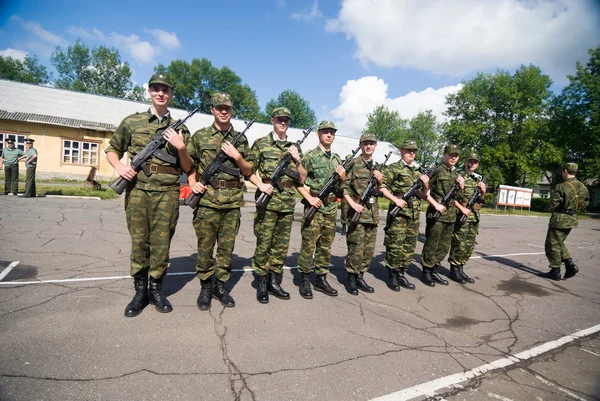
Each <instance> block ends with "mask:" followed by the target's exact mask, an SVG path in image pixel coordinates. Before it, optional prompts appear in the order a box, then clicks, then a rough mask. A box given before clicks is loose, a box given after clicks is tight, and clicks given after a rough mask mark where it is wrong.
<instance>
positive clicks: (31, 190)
mask: <svg viewBox="0 0 600 401" xmlns="http://www.w3.org/2000/svg"><path fill="white" fill-rule="evenodd" d="M34 142H35V140H34V139H30V138H27V139H26V140H25V146H26V148H27V151H26V152H25V155H24V156H21V160H23V161H24V162H25V167H26V168H27V173H26V175H25V194H24V195H23V198H35V197H36V192H35V169H36V166H37V159H38V152H37V150H36V149H35V148H34V147H33V143H34Z"/></svg>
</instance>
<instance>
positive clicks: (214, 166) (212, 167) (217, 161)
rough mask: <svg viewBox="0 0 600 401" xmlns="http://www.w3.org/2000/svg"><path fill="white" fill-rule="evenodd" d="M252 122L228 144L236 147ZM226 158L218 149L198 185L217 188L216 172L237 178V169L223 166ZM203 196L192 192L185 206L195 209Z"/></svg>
mask: <svg viewBox="0 0 600 401" xmlns="http://www.w3.org/2000/svg"><path fill="white" fill-rule="evenodd" d="M254 121H256V117H255V118H253V119H252V120H250V122H248V123H246V128H244V130H243V131H241V132H238V133H237V134H236V135H235V136H234V137H233V138H232V139H231V141H229V143H231V144H232V145H233V146H235V145H237V143H238V141H239V140H240V139H241V138H242V136H244V135H245V134H246V132H247V131H248V129H249V128H250V127H251V126H252V124H254ZM228 157H229V156H227V155H226V154H225V152H223V149H219V151H218V152H217V155H216V156H215V158H214V159H213V161H211V162H210V164H209V165H208V166H206V168H205V169H204V171H203V172H202V175H201V176H200V183H201V184H202V185H208V184H210V185H211V186H212V187H213V188H214V189H217V188H219V185H218V184H217V182H216V181H215V179H214V175H215V174H216V173H217V171H221V172H224V173H227V174H230V175H233V176H234V177H239V176H240V170H239V169H238V168H232V167H229V166H226V165H225V164H223V163H224V162H225V161H226V160H227V158H228ZM203 196H204V194H200V193H198V194H197V193H195V192H192V193H191V195H190V196H188V197H187V198H186V200H185V204H186V205H188V206H189V207H191V208H192V209H195V208H196V207H198V202H200V199H201V198H202V197H203Z"/></svg>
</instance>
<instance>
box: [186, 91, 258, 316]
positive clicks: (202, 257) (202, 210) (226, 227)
mask: <svg viewBox="0 0 600 401" xmlns="http://www.w3.org/2000/svg"><path fill="white" fill-rule="evenodd" d="M210 104H211V107H210V111H211V113H212V114H213V116H214V117H215V121H214V123H213V124H212V125H211V126H210V127H206V128H202V129H200V130H198V131H196V133H194V135H193V136H192V145H193V150H192V152H191V154H192V158H193V159H194V162H195V165H196V170H197V172H198V174H201V173H202V171H203V170H204V169H205V168H206V167H207V166H208V165H209V164H210V163H211V162H212V161H213V160H214V159H215V157H216V156H217V153H218V151H219V150H222V151H223V152H224V153H225V154H226V155H227V156H228V159H227V160H226V161H225V163H223V165H224V166H225V167H228V168H229V169H228V170H229V171H230V172H237V175H232V174H230V173H228V172H224V171H218V172H217V173H216V174H215V175H214V177H213V178H214V179H215V181H216V183H217V184H218V186H219V187H218V188H217V189H214V188H213V187H212V185H207V186H204V185H202V184H201V183H200V182H197V177H196V176H195V174H191V175H190V176H189V182H190V187H192V190H193V191H194V192H196V193H203V194H204V196H203V197H202V198H201V199H200V202H199V204H198V208H197V209H196V210H195V211H194V223H193V224H194V229H195V230H196V237H198V262H197V264H196V275H197V276H198V278H199V279H200V295H199V296H198V300H197V304H198V308H200V309H201V310H208V309H210V304H211V299H212V298H213V296H214V297H215V298H216V299H218V300H219V301H221V305H223V306H225V307H234V306H235V301H234V300H233V298H232V297H231V295H229V292H227V290H226V289H225V282H227V280H229V278H230V277H231V256H232V254H233V248H234V245H235V237H236V236H237V234H238V231H239V229H240V218H241V212H240V207H241V206H242V204H243V202H244V191H243V189H242V187H243V182H242V180H241V177H240V173H241V175H244V176H245V177H248V176H250V174H252V164H250V163H249V162H248V161H246V159H247V158H248V157H249V153H250V148H249V146H248V139H247V138H246V136H245V135H243V136H242V137H241V138H240V140H238V142H237V144H236V145H235V146H234V145H232V144H231V142H229V140H230V139H232V138H233V137H234V136H235V135H237V131H235V129H234V128H233V126H232V125H231V116H232V114H233V103H232V101H231V96H229V95H228V94H227V93H215V94H214V95H213V96H212V99H211V102H210ZM215 244H217V255H216V259H213V250H214V247H215ZM212 276H215V278H216V280H215V284H214V286H213V283H212Z"/></svg>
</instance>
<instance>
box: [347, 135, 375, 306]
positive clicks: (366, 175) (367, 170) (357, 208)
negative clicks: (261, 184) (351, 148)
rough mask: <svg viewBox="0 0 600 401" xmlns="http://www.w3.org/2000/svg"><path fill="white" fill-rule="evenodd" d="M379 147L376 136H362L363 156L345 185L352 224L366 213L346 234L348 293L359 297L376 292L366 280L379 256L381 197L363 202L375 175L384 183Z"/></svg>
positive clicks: (353, 164)
mask: <svg viewBox="0 0 600 401" xmlns="http://www.w3.org/2000/svg"><path fill="white" fill-rule="evenodd" d="M376 148H377V138H376V137H375V134H372V133H368V132H366V133H364V134H362V136H361V137H360V149H361V154H360V156H358V157H355V158H354V159H353V161H352V162H351V163H350V165H349V166H348V170H347V172H346V181H345V182H344V188H343V190H344V192H343V193H344V201H345V202H347V203H348V206H349V207H348V215H347V216H346V219H347V221H348V222H350V220H351V219H352V216H353V215H354V213H356V212H358V213H362V214H361V215H360V220H359V221H358V223H357V224H352V223H349V224H350V225H349V227H348V233H347V235H346V244H347V245H348V256H347V257H346V271H347V272H348V288H347V291H348V292H349V293H350V294H352V295H358V290H359V289H360V290H361V291H364V292H369V293H372V292H374V291H375V290H374V289H373V287H371V286H369V285H368V284H367V282H366V281H365V279H364V274H365V272H366V271H367V270H368V269H369V266H370V265H371V260H372V259H373V255H374V253H375V240H376V239H377V224H378V223H379V206H378V205H377V198H375V197H374V196H372V197H371V199H370V200H369V202H368V203H367V204H366V205H364V206H363V205H361V204H360V203H359V200H360V196H361V195H362V193H363V192H364V191H365V189H366V188H367V185H368V184H369V180H370V179H371V177H372V176H375V178H377V181H379V182H381V180H382V179H383V175H382V174H381V172H380V171H378V170H375V166H374V161H373V153H374V152H375V149H376Z"/></svg>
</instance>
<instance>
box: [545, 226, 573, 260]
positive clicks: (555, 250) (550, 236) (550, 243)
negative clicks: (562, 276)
mask: <svg viewBox="0 0 600 401" xmlns="http://www.w3.org/2000/svg"><path fill="white" fill-rule="evenodd" d="M570 232H571V229H570V228H553V227H548V232H547V233H546V241H545V242H544V248H545V251H546V257H547V258H548V261H549V262H550V268H551V269H556V268H558V269H560V267H561V266H562V260H563V259H571V254H570V253H569V250H568V249H567V247H566V246H565V240H566V239H567V236H568V235H569V233H570Z"/></svg>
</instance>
